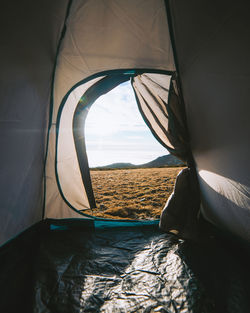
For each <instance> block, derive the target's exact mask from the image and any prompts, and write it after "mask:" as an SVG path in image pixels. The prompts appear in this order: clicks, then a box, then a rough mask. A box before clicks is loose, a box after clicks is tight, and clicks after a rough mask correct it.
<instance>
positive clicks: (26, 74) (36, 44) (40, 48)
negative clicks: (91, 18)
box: [0, 0, 68, 243]
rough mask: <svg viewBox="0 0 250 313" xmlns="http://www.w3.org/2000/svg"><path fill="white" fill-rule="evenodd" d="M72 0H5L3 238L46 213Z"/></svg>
mask: <svg viewBox="0 0 250 313" xmlns="http://www.w3.org/2000/svg"><path fill="white" fill-rule="evenodd" d="M67 3H68V1H64V0H53V1H50V0H43V1H34V0H32V1H31V0H22V1H19V0H16V1H4V2H3V3H1V10H0V16H1V17H0V24H1V26H0V32H1V36H0V38H1V49H0V68H1V74H0V75H1V84H0V99H1V102H0V140H1V143H0V144H1V153H0V164H1V170H0V173H1V175H0V190H1V202H0V243H3V242H5V241H6V240H8V239H10V238H11V237H13V236H15V235H16V234H17V233H19V232H20V231H23V230H24V229H25V228H27V227H29V226H30V225H32V224H34V223H35V222H37V221H39V220H41V218H42V210H43V170H44V156H45V145H46V135H47V125H48V116H49V103H50V93H51V83H52V75H53V67H54V62H55V58H56V50H57V45H58V41H59V38H60V34H61V31H62V27H63V24H64V19H65V15H66V9H67Z"/></svg>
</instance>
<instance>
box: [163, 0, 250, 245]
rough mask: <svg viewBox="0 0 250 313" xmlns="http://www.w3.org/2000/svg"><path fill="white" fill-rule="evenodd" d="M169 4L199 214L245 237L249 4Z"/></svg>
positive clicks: (249, 203)
mask: <svg viewBox="0 0 250 313" xmlns="http://www.w3.org/2000/svg"><path fill="white" fill-rule="evenodd" d="M169 7H170V9H171V10H170V15H171V19H172V26H173V34H174V38H175V51H176V56H177V61H178V65H179V66H178V68H179V78H180V79H181V84H182V92H183V98H184V102H185V106H186V112H187V122H188V129H189V133H190V139H191V142H190V143H191V149H192V152H193V155H194V159H195V163H196V167H197V171H198V176H199V184H200V190H201V197H202V213H203V215H204V216H205V217H206V219H208V220H209V221H210V222H212V223H214V224H216V225H218V226H219V227H221V228H224V229H227V230H228V231H231V232H233V233H234V234H236V235H238V236H240V237H242V238H245V239H246V240H248V241H249V240H250V228H249V224H250V211H249V209H250V179H249V175H248V173H249V171H250V168H249V166H250V165H249V158H250V149H249V144H248V138H247V137H246V134H249V133H250V123H249V121H248V117H249V115H250V107H249V98H250V90H249V87H248V86H249V84H250V76H249V73H250V62H249V54H250V44H249V39H248V38H249V31H248V30H249V17H248V13H247V12H249V4H248V2H247V1H238V2H237V3H235V2H228V1H220V2H219V3H216V5H214V3H212V2H211V1H201V2H199V3H197V2H196V1H188V2H187V1H184V0H183V1H182V0H180V1H172V0H170V1H169ZM190 21H192V22H190ZM191 43H192V44H191Z"/></svg>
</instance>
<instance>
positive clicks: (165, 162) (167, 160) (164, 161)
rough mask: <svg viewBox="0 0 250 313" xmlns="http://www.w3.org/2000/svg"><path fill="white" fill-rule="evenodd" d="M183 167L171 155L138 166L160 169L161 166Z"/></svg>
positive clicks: (181, 163) (180, 162)
mask: <svg viewBox="0 0 250 313" xmlns="http://www.w3.org/2000/svg"><path fill="white" fill-rule="evenodd" d="M181 165H183V166H185V163H183V162H182V161H181V160H179V159H177V158H176V157H175V156H173V155H171V154H167V155H163V156H161V157H158V158H157V159H155V160H153V161H151V162H148V163H145V164H141V165H138V166H139V167H143V168H144V167H162V166H181Z"/></svg>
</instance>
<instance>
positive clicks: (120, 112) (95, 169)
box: [84, 82, 180, 219]
mask: <svg viewBox="0 0 250 313" xmlns="http://www.w3.org/2000/svg"><path fill="white" fill-rule="evenodd" d="M84 135H85V143H86V151H87V156H88V162H89V166H90V174H91V181H92V187H93V191H94V197H95V201H96V208H92V209H91V210H87V211H85V213H87V214H90V215H94V216H97V217H104V218H118V219H120V218H121V219H124V218H125V219H158V218H159V217H160V212H161V210H162V208H163V206H164V204H165V202H166V200H167V198H168V197H169V195H170V193H171V192H172V189H173V186H174V181H175V177H176V175H177V173H178V172H179V170H180V169H179V168H178V167H177V168H175V167H173V168H166V167H164V165H163V164H162V163H161V162H160V161H161V160H163V159H162V158H161V157H163V156H166V155H167V154H168V151H167V150H166V148H165V147H163V146H162V145H161V144H160V143H159V142H158V141H157V140H156V138H155V137H154V136H153V134H152V133H151V131H150V129H149V128H148V126H147V125H146V123H145V122H144V120H143V118H142V115H141V114H140V112H139V110H138V106H137V103H136V99H135V96H134V91H133V89H132V86H131V84H130V82H124V83H122V84H120V85H119V86H117V87H115V88H114V89H112V90H111V91H109V92H108V93H107V94H105V95H102V96H101V97H99V98H98V99H97V100H96V101H95V103H93V105H92V106H91V108H90V109H89V110H88V114H87V117H86V120H85V127H84ZM152 161H153V162H154V165H153V164H152Z"/></svg>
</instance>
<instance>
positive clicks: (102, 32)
mask: <svg viewBox="0 0 250 313" xmlns="http://www.w3.org/2000/svg"><path fill="white" fill-rule="evenodd" d="M145 20H146V21H147V23H145ZM66 26H67V29H66V32H65V35H64V39H63V42H62V45H61V48H60V53H59V56H58V62H57V68H56V73H55V83H54V93H53V95H54V96H53V98H54V102H53V116H52V125H51V129H50V133H49V149H48V158H47V163H46V210H45V215H44V217H48V218H68V217H80V216H79V213H78V212H77V210H85V209H87V208H90V207H91V205H90V203H89V200H88V197H87V193H86V190H85V188H84V187H83V184H82V183H81V182H80V180H81V176H80V170H79V164H78V162H76V161H77V158H76V153H75V152H73V151H72V149H74V147H73V146H74V143H73V141H72V140H71V141H70V143H69V144H68V143H66V140H65V139H64V138H63V137H61V136H62V134H64V133H65V135H67V136H69V137H70V138H71V139H72V131H71V130H68V129H67V130H66V129H62V127H64V126H63V125H65V127H69V125H70V123H72V120H70V117H72V114H73V111H74V108H76V106H77V103H78V101H79V100H80V93H81V92H82V93H83V92H84V90H85V89H84V88H85V87H81V84H83V86H84V84H85V83H87V82H88V81H91V80H92V79H97V77H101V76H103V75H107V73H111V72H112V71H114V72H115V71H120V72H127V71H128V72H129V71H131V73H134V71H135V70H143V69H145V70H146V69H147V70H149V71H150V70H153V71H157V70H159V71H162V72H163V71H167V72H172V71H174V70H175V66H174V60H173V53H172V47H171V42H170V35H169V30H168V22H167V15H166V7H165V3H164V1H161V0H157V1H155V0H147V1H143V2H142V1H139V0H136V1H134V0H133V1H132V0H129V1H126V2H124V1H122V0H119V1H114V0H109V1H101V2H100V1H97V0H95V1H93V0H92V1H87V0H86V1H79V0H74V1H73V2H72V5H71V8H70V12H69V16H68V18H67V23H66ZM132 46H133V49H131V47H132ZM86 86H87V85H86ZM81 88H83V91H81ZM75 93H77V96H75V95H74V94H75ZM63 105H66V107H67V109H64V108H63ZM61 110H62V111H63V113H62V115H61V116H60V111H61ZM65 110H69V111H70V112H71V113H70V114H69V115H68V116H67V115H66V114H65V113H64V112H66V111H65ZM61 118H62V119H64V118H66V119H67V121H66V120H63V122H61V121H60V129H59V137H58V145H57V140H56V138H57V131H58V130H57V124H58V123H59V119H61ZM62 123H63V124H62ZM66 125H67V126H66ZM65 138H66V137H65ZM67 138H68V137H67ZM57 148H58V151H57ZM69 150H70V151H69ZM59 154H60V155H59ZM61 158H62V159H63V162H61V161H62V159H61ZM55 163H56V171H57V172H56V171H55V168H54V167H55V166H54V164H55ZM64 165H66V168H64ZM71 168H72V169H73V171H74V175H71V173H70V170H71ZM62 173H63V174H62ZM57 174H58V176H59V180H60V183H59V185H58V177H57ZM62 176H63V177H62ZM69 177H70V180H69ZM74 177H75V178H76V180H75V181H74V179H73V178H74ZM78 183H79V184H78ZM76 184H78V186H76ZM60 189H61V190H60ZM62 194H63V196H62ZM65 198H66V199H65ZM67 199H69V200H70V201H68V200H67ZM65 200H66V202H65ZM72 208H73V210H72ZM74 209H77V210H75V211H74Z"/></svg>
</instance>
